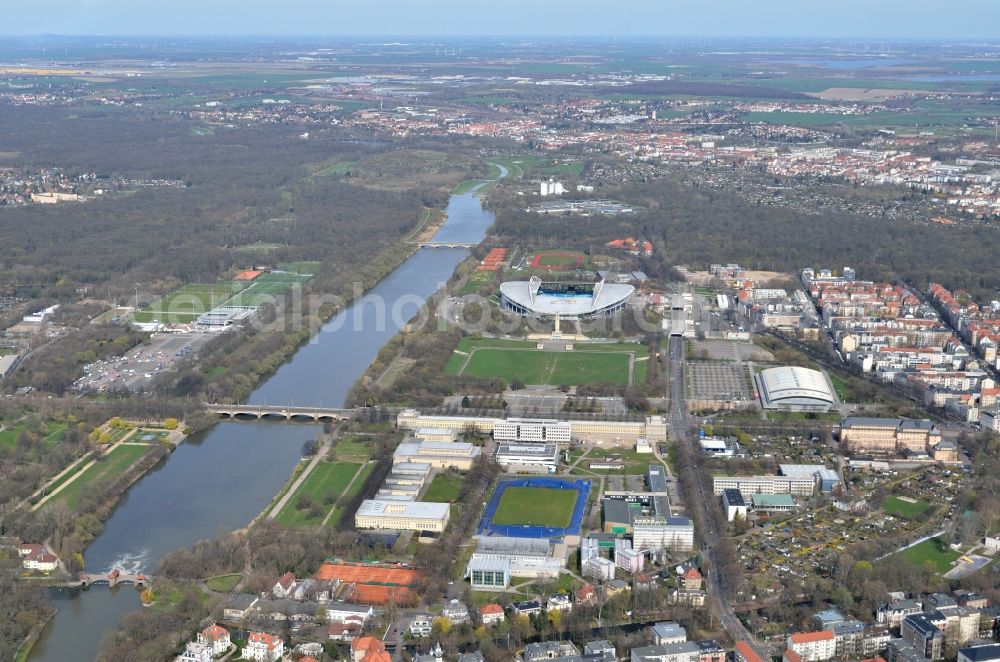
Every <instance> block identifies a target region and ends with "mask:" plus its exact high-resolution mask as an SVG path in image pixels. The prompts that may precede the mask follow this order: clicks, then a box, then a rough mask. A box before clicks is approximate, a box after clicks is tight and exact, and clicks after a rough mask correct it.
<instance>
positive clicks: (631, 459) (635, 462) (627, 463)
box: [570, 448, 659, 476]
mask: <svg viewBox="0 0 1000 662" xmlns="http://www.w3.org/2000/svg"><path fill="white" fill-rule="evenodd" d="M578 455H579V454H577V455H574V456H573V459H576V457H577V456H578ZM613 457H619V458H621V462H622V464H623V465H624V466H623V467H622V468H621V469H591V468H590V463H591V462H600V461H602V460H605V459H610V458H613ZM651 464H659V463H658V462H657V460H656V458H655V457H654V456H653V455H652V454H651V453H636V452H635V450H634V449H632V448H608V449H607V450H604V449H597V448H595V449H593V450H591V451H590V452H589V453H588V454H587V457H585V458H583V460H582V461H581V462H580V464H578V465H577V466H576V467H574V468H573V470H572V471H571V472H570V473H572V474H573V475H576V476H588V475H589V476H593V475H594V474H598V475H608V474H615V475H625V476H638V475H644V474H646V473H647V472H648V471H649V465H651Z"/></svg>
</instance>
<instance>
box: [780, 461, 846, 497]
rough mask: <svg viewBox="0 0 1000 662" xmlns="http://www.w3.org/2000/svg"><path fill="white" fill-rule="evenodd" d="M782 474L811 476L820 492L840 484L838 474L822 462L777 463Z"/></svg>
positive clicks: (830, 489) (827, 490) (829, 490)
mask: <svg viewBox="0 0 1000 662" xmlns="http://www.w3.org/2000/svg"><path fill="white" fill-rule="evenodd" d="M778 471H780V472H781V475H782V476H812V477H813V479H814V480H815V481H816V483H817V485H819V490H820V492H831V491H833V489H834V488H835V487H836V486H837V485H839V484H840V475H839V474H838V473H837V472H836V471H834V470H833V469H829V468H827V467H825V466H823V465H822V464H779V465H778Z"/></svg>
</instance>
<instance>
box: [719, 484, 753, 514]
mask: <svg viewBox="0 0 1000 662" xmlns="http://www.w3.org/2000/svg"><path fill="white" fill-rule="evenodd" d="M722 508H723V509H724V510H725V511H726V521H727V522H732V521H733V520H734V519H736V518H737V517H741V518H743V519H744V520H745V519H746V518H747V502H746V501H744V499H743V493H742V492H740V491H739V490H738V489H736V488H733V487H727V488H726V489H724V490H722Z"/></svg>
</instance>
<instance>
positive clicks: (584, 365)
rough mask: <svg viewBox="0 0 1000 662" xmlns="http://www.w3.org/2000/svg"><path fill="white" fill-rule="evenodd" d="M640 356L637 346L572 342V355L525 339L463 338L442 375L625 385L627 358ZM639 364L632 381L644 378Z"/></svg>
mask: <svg viewBox="0 0 1000 662" xmlns="http://www.w3.org/2000/svg"><path fill="white" fill-rule="evenodd" d="M646 355H647V352H646V349H645V348H644V347H643V346H642V345H638V344H611V343H609V344H596V343H595V344H578V345H577V346H576V349H574V350H573V351H570V352H555V351H547V350H539V349H535V343H533V342H528V341H520V340H500V339H495V338H473V337H467V338H463V339H462V340H461V341H460V342H459V344H458V347H457V348H456V349H455V352H454V353H453V354H452V356H451V357H450V358H449V359H448V362H447V363H446V364H445V373H447V374H450V375H468V376H472V377H482V378H487V379H489V378H495V377H498V378H501V379H505V380H507V381H510V380H512V379H514V378H517V379H520V380H521V381H522V382H524V383H525V384H548V385H551V386H560V385H563V384H565V385H568V386H578V385H581V384H596V383H598V382H611V383H613V384H627V383H628V364H629V358H630V357H631V356H635V357H636V358H637V359H640V358H643V357H645V356H646ZM645 363H646V361H637V362H636V364H635V366H636V370H635V375H634V376H633V378H634V380H640V379H641V380H645V375H646V369H647V366H646V365H645Z"/></svg>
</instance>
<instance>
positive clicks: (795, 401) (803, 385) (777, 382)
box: [757, 366, 834, 409]
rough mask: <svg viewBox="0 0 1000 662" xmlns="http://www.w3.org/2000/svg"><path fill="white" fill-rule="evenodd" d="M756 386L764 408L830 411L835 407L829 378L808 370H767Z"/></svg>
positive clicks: (783, 368)
mask: <svg viewBox="0 0 1000 662" xmlns="http://www.w3.org/2000/svg"><path fill="white" fill-rule="evenodd" d="M757 385H758V387H759V391H760V397H761V404H763V405H764V407H765V408H775V407H788V408H793V409H794V408H807V409H816V408H823V409H828V408H829V407H830V406H831V405H833V404H834V397H833V391H831V389H830V384H829V382H827V380H826V376H824V375H823V373H821V372H819V371H817V370H810V369H809V368H801V367H799V366H782V367H780V368H768V369H767V370H762V371H761V372H760V374H758V375H757Z"/></svg>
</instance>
